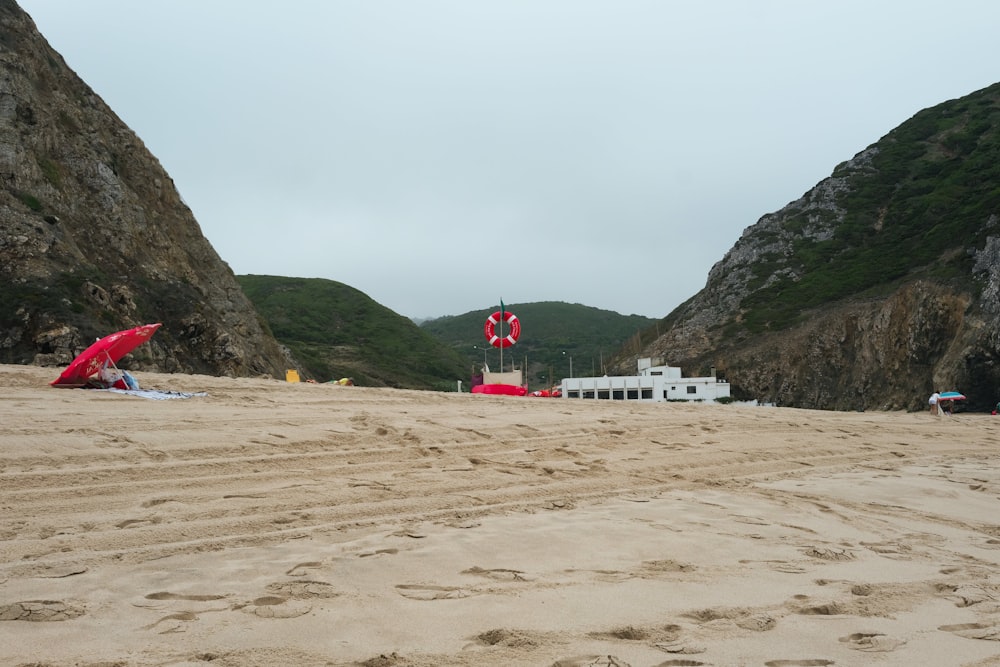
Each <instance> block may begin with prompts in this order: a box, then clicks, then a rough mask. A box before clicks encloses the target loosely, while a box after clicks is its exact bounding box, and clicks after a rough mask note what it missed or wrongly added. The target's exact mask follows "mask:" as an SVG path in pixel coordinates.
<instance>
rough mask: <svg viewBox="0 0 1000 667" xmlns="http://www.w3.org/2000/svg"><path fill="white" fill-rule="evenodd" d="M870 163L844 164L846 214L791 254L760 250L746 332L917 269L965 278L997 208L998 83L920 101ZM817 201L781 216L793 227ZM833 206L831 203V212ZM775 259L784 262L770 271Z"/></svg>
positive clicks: (777, 325)
mask: <svg viewBox="0 0 1000 667" xmlns="http://www.w3.org/2000/svg"><path fill="white" fill-rule="evenodd" d="M875 147H876V148H877V151H876V152H875V154H874V157H873V158H872V161H871V165H870V168H869V169H867V170H863V171H857V170H854V171H851V170H848V169H846V168H845V166H844V165H841V166H840V167H838V169H837V170H835V171H834V173H833V176H834V178H836V177H839V176H842V177H844V178H845V179H846V182H845V183H844V186H843V188H842V189H841V191H840V192H839V194H838V196H837V201H836V204H837V206H838V207H839V208H840V209H841V210H843V211H844V212H845V214H844V216H843V219H842V220H840V221H839V222H838V223H837V224H836V227H835V228H834V231H833V234H832V235H830V237H829V238H825V239H813V238H809V237H807V236H799V237H798V240H797V242H796V244H795V247H794V249H793V250H794V252H793V254H792V255H791V256H789V255H788V254H787V253H782V254H781V255H780V256H779V255H778V254H775V255H774V256H771V257H768V256H763V257H761V258H760V261H759V262H758V263H757V264H756V265H755V266H754V273H755V275H756V280H757V285H756V286H755V285H751V287H752V288H755V287H759V286H761V285H763V284H764V283H765V282H767V283H769V284H768V285H767V286H766V287H762V288H759V289H756V290H755V291H754V292H753V293H752V294H751V295H750V296H749V297H748V298H747V299H745V300H744V302H743V304H742V306H743V308H744V309H746V312H745V313H744V315H743V318H742V323H741V326H743V327H745V328H746V330H747V331H749V332H750V333H758V332H761V331H766V330H771V331H773V330H780V329H784V328H786V327H788V326H791V325H794V324H796V323H798V322H799V321H801V319H802V317H804V316H805V314H806V313H807V312H808V311H809V309H811V308H816V307H819V306H822V305H824V304H828V303H831V302H835V301H837V300H839V299H843V298H845V297H850V296H854V295H863V294H865V293H867V292H884V291H886V290H887V289H891V288H892V286H893V285H895V284H896V283H897V281H900V280H903V279H911V278H913V277H914V276H915V275H918V274H919V275H924V276H927V277H929V278H932V279H934V280H937V281H942V280H944V281H955V282H957V283H958V286H961V287H963V288H966V289H972V290H974V291H978V290H977V289H976V287H975V285H973V284H972V270H971V269H972V262H973V258H972V255H971V253H970V252H968V251H967V249H968V248H980V247H982V246H983V244H984V242H985V237H986V236H987V234H991V233H995V230H991V228H990V227H989V225H987V224H986V222H987V221H988V220H991V219H992V218H991V216H994V215H995V211H997V210H998V209H1000V84H995V85H993V86H990V87H988V88H985V89H983V90H980V91H978V92H975V93H973V94H971V95H968V96H966V97H963V98H961V99H958V100H951V101H949V102H945V103H942V104H939V105H937V106H935V107H932V108H929V109H925V110H923V111H921V112H919V113H917V114H916V115H914V116H913V117H912V118H910V119H909V120H907V121H906V122H904V123H903V124H901V125H900V126H899V127H897V128H896V129H894V130H893V131H892V132H890V133H889V134H887V135H886V136H885V137H883V138H882V139H881V140H879V141H878V142H877V143H876V144H875ZM813 215H815V211H802V212H801V213H800V214H798V215H794V216H790V217H789V218H788V219H787V220H786V221H785V223H784V229H785V231H788V232H792V233H798V232H799V231H801V230H802V229H803V228H805V227H806V226H808V225H809V224H811V220H810V216H813ZM831 215H832V213H831ZM778 268H785V269H791V271H787V272H786V273H785V274H784V276H783V277H780V278H778V279H775V278H776V276H775V275H774V274H775V270H776V269H778Z"/></svg>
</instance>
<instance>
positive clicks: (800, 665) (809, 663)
mask: <svg viewBox="0 0 1000 667" xmlns="http://www.w3.org/2000/svg"><path fill="white" fill-rule="evenodd" d="M832 664H834V662H833V660H825V659H823V658H816V659H811V660H768V661H767V662H765V663H764V666H765V667H826V666H827V665H832Z"/></svg>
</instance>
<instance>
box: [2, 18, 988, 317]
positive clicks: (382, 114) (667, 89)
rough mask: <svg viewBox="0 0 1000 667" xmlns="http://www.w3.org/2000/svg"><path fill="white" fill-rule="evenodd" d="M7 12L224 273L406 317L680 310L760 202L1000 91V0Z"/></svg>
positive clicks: (803, 186)
mask: <svg viewBox="0 0 1000 667" xmlns="http://www.w3.org/2000/svg"><path fill="white" fill-rule="evenodd" d="M18 2H19V4H20V5H21V6H22V8H24V9H25V11H27V12H28V13H29V14H30V15H31V16H32V18H33V19H34V20H35V23H36V24H37V26H38V28H39V30H40V32H41V33H42V35H43V36H45V38H46V39H47V40H48V41H49V43H50V44H51V45H52V46H53V47H54V48H55V49H56V50H57V51H58V52H59V53H61V54H62V56H63V57H64V58H65V59H66V61H67V63H68V64H69V66H70V67H72V68H73V69H74V70H75V71H76V72H77V74H79V75H80V77H81V78H82V79H83V80H84V81H86V82H87V83H88V84H89V85H90V86H91V87H92V88H93V89H94V90H95V91H96V92H97V93H98V94H99V95H100V96H101V97H102V98H103V99H104V100H105V101H106V102H107V103H108V104H109V105H110V106H111V107H112V108H113V109H114V110H115V112H116V113H117V114H118V115H119V116H120V117H121V118H122V119H123V120H124V121H125V122H126V123H127V124H128V125H129V126H130V127H131V128H132V129H133V130H134V131H135V132H136V134H138V135H139V137H140V138H141V139H143V141H144V142H145V143H146V145H147V146H148V147H149V149H150V150H151V151H152V153H153V154H154V155H156V156H157V157H158V158H159V159H160V161H161V162H162V164H163V166H164V167H165V168H166V169H167V171H168V172H169V173H170V175H171V176H172V177H173V179H174V182H175V183H176V185H177V188H178V190H179V191H180V194H181V196H182V197H183V198H184V200H185V201H186V202H187V203H188V205H189V206H190V207H191V209H192V210H193V211H194V214H195V216H196V218H197V219H198V222H199V223H200V225H201V227H202V231H203V232H204V234H205V236H206V237H207V238H208V239H209V241H210V242H211V243H212V245H213V246H214V247H215V249H216V250H217V251H218V252H219V254H220V255H221V256H222V258H223V259H224V260H225V261H227V262H228V263H229V264H230V266H231V267H232V268H233V270H234V271H235V272H236V273H239V274H244V273H258V274H272V275H283V276H302V277H319V278H329V279H332V280H337V281H340V282H343V283H346V284H348V285H351V286H352V287H355V288H357V289H359V290H361V291H363V292H365V293H366V294H368V295H369V296H370V297H372V298H373V299H375V300H376V301H378V302H379V303H381V304H382V305H384V306H386V307H388V308H391V309H392V310H394V311H396V312H397V313H400V314H402V315H407V316H410V317H430V316H440V315H455V314H461V313H464V312H467V311H470V310H475V309H479V308H485V307H488V306H489V305H490V304H493V303H497V301H498V300H499V299H500V298H503V300H504V302H505V303H506V304H517V303H524V302H534V301H567V302H571V303H582V304H585V305H588V306H595V307H598V308H604V309H608V310H614V311H617V312H619V313H622V314H633V313H635V314H641V315H647V316H651V317H662V316H665V315H667V314H668V313H669V312H670V311H671V310H673V308H675V307H676V306H677V305H679V304H680V303H681V302H683V301H684V300H686V299H688V298H689V297H691V296H692V295H694V294H695V293H696V292H697V291H698V290H700V289H701V288H702V287H703V286H704V284H705V279H706V277H707V274H708V271H709V269H710V268H711V267H712V265H713V264H714V263H715V262H717V261H718V260H720V259H721V258H722V256H723V255H724V254H725V252H726V251H727V250H728V249H729V248H730V247H732V245H733V244H734V243H735V242H736V240H737V239H738V238H739V236H740V234H741V233H742V231H743V229H745V228H746V227H748V226H749V225H752V224H753V223H754V222H756V221H757V219H758V218H760V216H762V215H764V214H766V213H769V212H772V211H775V210H777V209H779V208H781V207H782V206H784V205H785V204H787V203H788V202H790V201H792V200H795V199H797V198H798V197H799V196H801V195H802V194H803V193H804V192H805V191H807V190H808V189H810V188H811V187H812V186H813V185H815V184H816V183H817V182H818V181H820V180H821V179H823V178H825V177H826V176H829V175H830V173H831V172H832V170H833V168H834V167H835V166H836V165H837V164H838V163H839V162H842V161H844V160H846V159H849V158H850V157H852V156H853V155H854V154H855V153H857V152H858V151H860V150H862V149H864V148H865V147H866V146H868V145H869V144H871V143H874V142H875V141H877V140H878V139H879V138H880V137H882V136H883V135H885V134H886V133H887V132H889V131H890V130H891V129H892V128H894V127H896V126H897V125H899V124H900V123H901V122H903V121H904V120H906V119H907V118H909V117H910V116H912V115H913V114H914V113H916V112H917V111H919V110H920V109H923V108H926V107H929V106H933V105H935V104H938V103H940V102H943V101H946V100H948V99H954V98H956V97H961V96H963V95H966V94H968V93H971V92H973V91H975V90H978V89H981V88H984V87H986V86H988V85H990V84H992V83H995V82H996V81H998V80H1000V68H998V63H1000V39H997V31H998V26H1000V2H995V1H994V0H952V2H949V3H942V2H940V0H934V1H930V0H908V1H906V2H903V1H902V0H899V1H889V0H882V1H879V0H839V1H836V2H834V1H832V0H831V1H826V2H815V1H810V0H755V1H750V0H699V1H695V0H691V1H687V2H681V1H679V0H678V1H671V0H660V1H657V0H502V1H501V0H494V1H491V2H486V1H477V0H448V1H445V0H363V1H362V0H354V1H347V0H289V1H288V2H282V3H276V2H270V1H268V2H263V1H257V0H141V1H138V0H87V1H86V2H81V1H80V0H18ZM515 312H516V309H515Z"/></svg>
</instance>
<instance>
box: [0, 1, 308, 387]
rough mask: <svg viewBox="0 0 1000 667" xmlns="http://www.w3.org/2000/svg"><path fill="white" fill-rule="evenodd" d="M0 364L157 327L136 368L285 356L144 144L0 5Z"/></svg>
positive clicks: (240, 367)
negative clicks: (125, 330) (140, 326)
mask: <svg viewBox="0 0 1000 667" xmlns="http://www.w3.org/2000/svg"><path fill="white" fill-rule="evenodd" d="M0 279H2V281H3V289H2V292H0V362H2V363H36V364H43V365H45V364H52V365H62V364H66V363H68V362H69V361H70V360H71V359H72V358H73V356H75V354H76V353H78V352H79V351H80V350H82V349H83V348H84V347H86V346H87V345H89V343H91V342H93V340H94V339H95V338H96V337H98V336H101V335H104V334H107V333H110V332H112V331H115V330H118V329H123V328H128V327H131V326H134V325H137V324H142V323H150V322H162V323H163V326H162V327H161V329H160V330H159V331H158V332H157V334H156V336H155V337H154V338H153V339H152V340H151V341H150V342H149V343H148V344H146V345H143V346H142V347H141V348H140V349H139V350H137V351H136V353H135V354H134V358H133V359H132V363H131V367H132V368H139V369H145V370H158V371H165V372H197V373H209V374H221V375H234V376H240V375H251V374H253V375H256V374H274V375H278V374H281V376H283V374H284V369H285V368H289V367H291V366H290V365H289V363H290V360H289V359H288V356H287V353H286V352H285V351H283V350H282V349H281V348H280V346H279V345H278V343H277V342H276V341H275V340H274V338H273V336H272V335H271V334H270V333H269V331H268V330H267V328H266V326H263V325H262V324H261V322H260V320H259V318H258V315H257V313H256V311H255V310H254V308H253V306H252V305H251V304H250V302H249V301H248V299H247V298H246V296H245V295H244V293H243V291H242V290H241V289H240V286H239V285H238V284H237V282H236V279H235V276H234V275H233V272H232V271H231V270H230V268H229V266H228V265H227V264H225V262H223V261H222V260H221V259H220V258H219V256H218V255H217V254H216V252H215V250H214V249H213V248H212V246H211V245H210V244H209V242H208V241H207V240H206V239H205V237H204V236H203V234H202V232H201V229H200V227H199V226H198V223H197V221H196V220H195V218H194V216H193V215H192V213H191V211H190V209H189V208H188V207H187V206H186V205H185V204H184V202H183V201H182V199H181V197H180V195H179V194H178V192H177V189H176V188H175V187H174V183H173V181H172V180H171V179H170V177H169V176H168V175H167V173H166V172H165V171H164V169H163V167H162V166H161V165H160V164H159V162H158V161H157V159H156V158H155V157H154V156H153V155H151V154H150V152H149V150H147V149H146V147H145V146H144V145H143V143H142V141H141V140H140V139H139V138H138V137H137V136H136V135H135V134H134V133H133V132H132V131H131V130H130V129H129V128H128V127H127V126H126V125H125V124H124V123H123V122H122V121H121V120H120V119H119V118H118V117H117V116H116V115H115V113H114V112H113V111H112V110H111V109H110V108H108V106H107V105H106V104H105V103H104V102H103V101H102V100H101V98H100V97H99V96H98V95H97V94H95V93H94V91H93V90H91V89H90V88H89V87H88V86H87V85H86V84H85V83H84V82H83V81H81V80H80V78H79V77H78V76H77V75H76V74H75V73H74V72H73V71H72V70H71V69H70V68H69V67H68V66H67V65H66V63H65V62H64V61H63V59H62V57H60V55H59V54H58V53H56V52H55V51H54V50H53V49H52V48H51V47H50V46H49V44H48V43H47V42H46V41H45V39H44V38H43V37H42V36H41V35H39V33H38V31H37V29H36V27H35V25H34V23H33V21H32V20H31V18H30V17H29V16H28V15H27V14H25V13H24V12H23V11H22V10H21V8H20V7H19V6H18V5H17V4H16V3H15V2H14V1H13V0H0Z"/></svg>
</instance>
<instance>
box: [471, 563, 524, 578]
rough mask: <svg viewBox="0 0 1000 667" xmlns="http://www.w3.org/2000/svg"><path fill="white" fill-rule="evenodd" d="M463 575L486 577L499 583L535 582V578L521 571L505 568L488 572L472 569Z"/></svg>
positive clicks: (478, 568) (476, 568) (474, 567)
mask: <svg viewBox="0 0 1000 667" xmlns="http://www.w3.org/2000/svg"><path fill="white" fill-rule="evenodd" d="M462 574H474V575H477V576H480V577H486V578H487V579H496V580H497V581H533V580H534V577H529V576H527V575H526V574H525V573H524V572H522V571H521V570H506V569H503V568H494V569H492V570H486V569H483V568H481V567H476V566H473V567H470V568H469V569H468V570H462Z"/></svg>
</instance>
